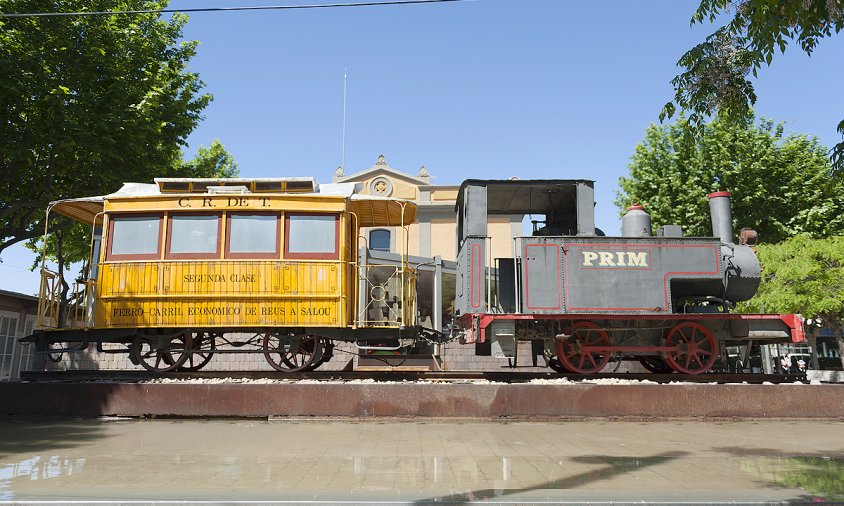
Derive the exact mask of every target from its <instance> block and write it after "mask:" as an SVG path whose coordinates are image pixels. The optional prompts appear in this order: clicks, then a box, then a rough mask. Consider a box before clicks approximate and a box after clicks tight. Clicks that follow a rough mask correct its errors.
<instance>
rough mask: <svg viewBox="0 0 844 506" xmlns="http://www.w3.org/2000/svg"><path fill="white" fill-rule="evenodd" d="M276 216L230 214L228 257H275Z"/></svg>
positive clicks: (276, 242)
mask: <svg viewBox="0 0 844 506" xmlns="http://www.w3.org/2000/svg"><path fill="white" fill-rule="evenodd" d="M278 225H279V221H278V216H277V215H275V214H230V215H229V219H228V228H229V230H228V244H227V247H226V253H227V255H226V256H228V257H230V258H275V257H277V256H278V254H279V251H278V250H279V248H278Z"/></svg>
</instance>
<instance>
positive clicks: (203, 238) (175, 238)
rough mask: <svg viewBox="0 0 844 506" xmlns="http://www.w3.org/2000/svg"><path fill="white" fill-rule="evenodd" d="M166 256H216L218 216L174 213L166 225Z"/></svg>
mask: <svg viewBox="0 0 844 506" xmlns="http://www.w3.org/2000/svg"><path fill="white" fill-rule="evenodd" d="M166 256H167V258H218V257H219V256H220V216H219V215H215V214H211V215H208V214H181V215H179V214H174V215H171V216H170V220H169V224H168V227H167V255H166Z"/></svg>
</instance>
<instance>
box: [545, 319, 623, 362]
mask: <svg viewBox="0 0 844 506" xmlns="http://www.w3.org/2000/svg"><path fill="white" fill-rule="evenodd" d="M570 334H571V335H570V336H569V337H568V338H566V339H564V340H560V341H558V342H557V356H558V357H559V358H560V362H562V363H563V365H564V366H565V368H566V369H568V370H569V371H571V372H573V373H577V374H595V373H596V372H600V370H601V369H603V368H604V366H606V365H607V362H609V361H610V354H609V352H606V351H591V350H588V351H584V350H583V347H584V346H610V345H611V343H610V336H609V335H608V334H607V333H606V331H604V329H602V328H601V327H599V326H598V325H596V324H594V323H592V322H577V323H575V324H574V325H572V326H571V331H570Z"/></svg>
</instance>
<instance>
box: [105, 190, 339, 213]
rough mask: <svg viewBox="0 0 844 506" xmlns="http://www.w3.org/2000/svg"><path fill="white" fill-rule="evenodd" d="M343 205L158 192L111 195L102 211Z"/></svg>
mask: <svg viewBox="0 0 844 506" xmlns="http://www.w3.org/2000/svg"><path fill="white" fill-rule="evenodd" d="M345 208H346V201H345V199H344V198H343V197H337V196H327V195H323V196H319V195H295V196H294V195H287V194H285V195H268V194H264V195H260V194H258V195H256V194H249V195H189V196H187V195H183V196H177V195H160V196H154V197H150V196H144V197H113V198H110V199H108V200H106V202H105V210H106V211H113V212H122V211H145V212H149V211H173V210H179V211H191V212H193V211H301V210H303V209H307V210H308V211H314V212H339V211H343V210H344V209H345Z"/></svg>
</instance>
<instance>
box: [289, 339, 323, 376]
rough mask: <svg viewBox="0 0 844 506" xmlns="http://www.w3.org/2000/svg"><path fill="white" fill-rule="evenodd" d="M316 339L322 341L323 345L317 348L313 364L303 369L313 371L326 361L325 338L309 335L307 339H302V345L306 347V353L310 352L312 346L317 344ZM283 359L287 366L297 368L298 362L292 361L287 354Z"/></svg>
mask: <svg viewBox="0 0 844 506" xmlns="http://www.w3.org/2000/svg"><path fill="white" fill-rule="evenodd" d="M316 341H322V345H321V346H320V347H319V348H318V349H317V355H316V357H314V360H313V362H311V365H309V366H308V367H307V368H305V369H303V370H306V371H313V370H314V369H316V368H317V367H319V366H320V365H322V363H323V362H324V360H323V357H324V356H325V351H326V348H325V346H326V345H325V343H326V341H325V340H323V339H321V338H319V337H317V336H307V337H306V338H305V340H303V341H302V344H301V346H302V347H303V348H304V349H305V352H306V353H309V352H310V351H311V348H312V347H313V346H315V345H316ZM281 361H282V362H284V365H285V367H287V368H288V369H294V368H296V364H294V363H293V362H291V361H290V359H289V358H288V357H287V356H286V355H285V356H284V357H282V358H281Z"/></svg>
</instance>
